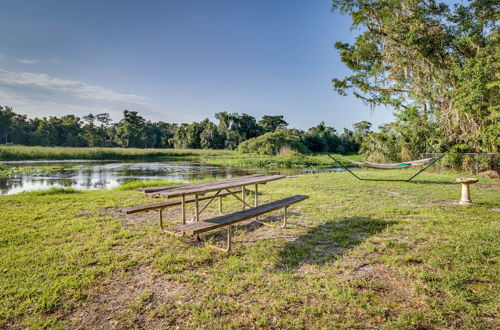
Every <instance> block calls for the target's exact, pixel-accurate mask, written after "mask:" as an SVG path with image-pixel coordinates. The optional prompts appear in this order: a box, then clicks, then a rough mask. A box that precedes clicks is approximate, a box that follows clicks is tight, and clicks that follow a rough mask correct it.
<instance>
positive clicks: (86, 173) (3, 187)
mask: <svg viewBox="0 0 500 330" xmlns="http://www.w3.org/2000/svg"><path fill="white" fill-rule="evenodd" d="M3 164H4V165H6V166H9V167H23V166H30V167H33V166H55V167H63V168H74V167H79V168H78V169H77V170H73V171H63V172H62V173H58V174H51V175H45V176H37V175H26V174H24V175H17V176H11V177H6V178H0V194H1V195H11V194H17V193H20V192H23V191H33V190H42V189H48V188H52V187H64V188H74V189H81V190H89V189H109V188H115V187H118V186H120V185H121V184H123V183H125V182H127V181H131V180H154V179H163V180H172V181H181V182H187V181H189V180H192V179H204V178H229V177H233V176H241V175H247V174H253V173H263V174H276V173H281V174H288V175H291V174H299V173H304V172H311V171H321V172H323V171H342V170H343V169H341V168H318V169H286V170H266V169H241V168H234V167H228V166H216V165H208V164H204V163H200V162H194V161H165V162H144V161H127V162H117V161H103V162H96V161H83V160H71V161H19V162H3Z"/></svg>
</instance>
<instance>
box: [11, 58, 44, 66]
mask: <svg viewBox="0 0 500 330" xmlns="http://www.w3.org/2000/svg"><path fill="white" fill-rule="evenodd" d="M17 61H18V62H19V63H22V64H30V65H31V64H37V63H38V62H40V60H39V59H36V58H20V59H18V60H17Z"/></svg>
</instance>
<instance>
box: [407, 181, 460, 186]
mask: <svg viewBox="0 0 500 330" xmlns="http://www.w3.org/2000/svg"><path fill="white" fill-rule="evenodd" d="M408 183H413V184H442V185H450V184H457V183H456V182H453V181H430V180H415V181H409V182H408Z"/></svg>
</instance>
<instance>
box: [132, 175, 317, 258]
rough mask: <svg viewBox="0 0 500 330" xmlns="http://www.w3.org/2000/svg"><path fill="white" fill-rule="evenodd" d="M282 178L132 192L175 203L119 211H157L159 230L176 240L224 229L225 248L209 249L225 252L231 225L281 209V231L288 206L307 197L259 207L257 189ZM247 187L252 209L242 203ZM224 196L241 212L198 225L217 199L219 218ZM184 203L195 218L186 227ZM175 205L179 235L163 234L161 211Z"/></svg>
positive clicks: (249, 177)
mask: <svg viewBox="0 0 500 330" xmlns="http://www.w3.org/2000/svg"><path fill="white" fill-rule="evenodd" d="M283 178H285V176H284V175H263V174H252V175H246V176H240V177H235V178H229V179H222V180H214V181H206V182H197V183H188V184H179V185H171V186H163V187H148V188H139V189H136V190H137V191H140V192H142V193H144V194H146V195H148V196H149V197H152V198H166V199H172V198H175V200H172V201H167V202H163V203H156V204H149V205H141V206H133V207H127V208H123V209H122V211H123V212H125V213H126V214H132V213H137V212H147V211H152V210H158V211H159V214H160V227H161V229H162V230H164V231H165V232H170V233H171V234H174V235H176V236H184V235H186V234H187V235H190V236H193V235H195V236H196V237H197V238H198V239H200V236H199V235H200V234H202V233H205V232H208V231H211V230H216V229H219V228H222V227H227V247H226V248H220V247H218V246H215V245H212V246H213V247H214V248H216V249H219V250H223V251H229V250H230V249H231V230H232V227H233V225H235V224H237V223H239V222H241V221H244V220H247V219H250V218H255V219H257V220H258V216H260V215H263V214H266V213H269V212H272V211H275V210H278V209H284V214H283V225H282V228H285V227H286V222H287V208H288V207H289V206H290V205H292V204H295V203H299V202H301V201H303V200H305V199H307V198H309V196H306V195H295V196H291V197H287V198H284V199H281V200H277V201H274V202H270V203H267V204H262V205H259V185H262V184H266V183H268V182H270V181H275V180H280V179H283ZM249 186H253V187H254V189H253V190H254V206H251V205H250V204H249V203H248V202H247V200H246V192H247V190H250V189H247V187H249ZM240 193H241V196H238V194H240ZM207 194H208V195H207ZM191 196H192V197H191ZM226 196H233V197H234V198H236V199H237V200H239V201H240V202H241V207H242V210H241V211H238V212H234V213H231V214H226V215H221V216H219V217H215V218H212V219H207V220H204V221H200V215H201V213H202V212H203V211H204V210H205V209H206V208H207V207H208V206H209V205H210V204H211V203H212V202H213V201H214V200H215V199H216V198H217V197H218V198H219V211H220V213H221V214H222V198H223V197H226ZM179 198H180V199H179ZM203 200H208V202H206V203H205V205H203V206H202V207H201V208H200V201H203ZM188 203H194V209H195V215H194V216H193V218H192V219H191V221H190V223H189V224H186V204H188ZM177 205H181V207H182V226H181V228H180V232H179V231H170V230H167V229H166V228H165V227H164V226H163V213H162V212H163V210H164V209H165V208H167V207H171V206H177ZM246 207H248V209H245V208H246Z"/></svg>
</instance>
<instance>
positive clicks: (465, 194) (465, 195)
mask: <svg viewBox="0 0 500 330" xmlns="http://www.w3.org/2000/svg"><path fill="white" fill-rule="evenodd" d="M478 181H479V179H476V178H457V182H458V183H461V184H462V198H461V199H460V202H458V204H460V205H470V204H472V201H471V200H470V191H469V185H471V184H474V183H476V182H478Z"/></svg>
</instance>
